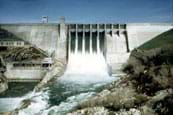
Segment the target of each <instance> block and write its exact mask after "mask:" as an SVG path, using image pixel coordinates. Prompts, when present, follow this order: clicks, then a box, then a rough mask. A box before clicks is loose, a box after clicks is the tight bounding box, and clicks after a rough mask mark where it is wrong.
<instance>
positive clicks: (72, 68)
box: [59, 53, 115, 84]
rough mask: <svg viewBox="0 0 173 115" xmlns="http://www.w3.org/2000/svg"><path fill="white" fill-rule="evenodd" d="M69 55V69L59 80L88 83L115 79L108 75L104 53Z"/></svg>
mask: <svg viewBox="0 0 173 115" xmlns="http://www.w3.org/2000/svg"><path fill="white" fill-rule="evenodd" d="M69 57H70V58H69V61H68V66H67V71H66V73H65V75H64V76H63V77H61V78H60V79H59V80H62V81H67V82H76V83H81V84H86V83H87V84H88V83H97V82H106V81H110V80H111V79H113V78H111V77H110V76H109V75H108V72H107V65H106V62H105V59H104V56H103V54H102V53H98V54H97V53H85V54H83V53H71V54H70V56H69ZM114 79H115V78H114Z"/></svg>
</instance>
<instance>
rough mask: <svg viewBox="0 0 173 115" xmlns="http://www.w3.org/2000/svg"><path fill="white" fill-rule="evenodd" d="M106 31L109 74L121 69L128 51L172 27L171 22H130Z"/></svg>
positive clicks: (128, 53) (126, 58)
mask: <svg viewBox="0 0 173 115" xmlns="http://www.w3.org/2000/svg"><path fill="white" fill-rule="evenodd" d="M118 26H119V27H118V29H117V28H113V27H114V25H111V27H112V28H111V30H109V31H108V32H106V60H107V64H108V69H109V73H110V74H116V73H117V72H118V71H121V70H120V69H121V67H122V65H123V64H124V63H125V62H126V61H127V60H128V57H129V55H130V51H132V50H133V49H134V48H137V47H139V46H140V45H142V44H144V43H146V42H147V41H149V40H151V39H153V38H154V37H156V36H158V35H159V34H162V33H163V32H166V31H168V30H170V29H172V28H173V24H168V23H161V24H154V23H153V24H151V23H131V24H125V25H118Z"/></svg>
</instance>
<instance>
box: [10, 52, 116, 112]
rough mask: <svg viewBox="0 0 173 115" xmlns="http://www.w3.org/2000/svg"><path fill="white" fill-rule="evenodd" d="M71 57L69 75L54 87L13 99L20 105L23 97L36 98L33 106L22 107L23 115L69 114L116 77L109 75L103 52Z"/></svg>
mask: <svg viewBox="0 0 173 115" xmlns="http://www.w3.org/2000/svg"><path fill="white" fill-rule="evenodd" d="M69 57H70V58H69V62H68V66H67V70H66V72H65V74H64V75H63V76H61V77H59V78H58V79H57V80H56V81H54V83H53V84H51V86H49V87H47V88H46V89H45V90H44V91H43V92H39V93H34V92H31V93H29V94H27V95H25V96H23V97H21V98H17V99H16V102H15V101H14V102H13V103H15V104H16V106H17V104H19V102H20V101H21V100H22V99H26V98H32V102H31V105H29V106H28V107H27V108H26V109H23V110H20V111H19V114H20V115H63V114H66V113H67V112H69V111H71V110H73V109H74V108H75V107H76V106H77V105H78V104H79V103H80V102H82V101H85V100H87V99H88V98H89V97H91V96H93V95H95V94H96V93H97V92H98V91H100V90H101V89H102V86H104V85H105V84H107V83H109V82H111V81H112V80H115V79H116V78H112V77H110V76H109V75H108V73H107V67H106V63H105V59H104V57H103V55H102V53H97V54H96V53H85V54H83V53H71V54H70V56H69ZM18 106H19V105H18ZM11 109H14V107H13V108H11ZM7 110H9V109H7Z"/></svg>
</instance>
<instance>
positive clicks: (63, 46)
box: [56, 17, 67, 63]
mask: <svg viewBox="0 0 173 115" xmlns="http://www.w3.org/2000/svg"><path fill="white" fill-rule="evenodd" d="M59 27H60V28H59V29H60V31H59V32H60V33H59V38H58V41H57V42H58V43H57V49H56V53H57V54H56V58H58V59H60V60H61V61H63V62H65V63H66V61H67V28H66V25H65V18H64V17H61V18H60V26H59Z"/></svg>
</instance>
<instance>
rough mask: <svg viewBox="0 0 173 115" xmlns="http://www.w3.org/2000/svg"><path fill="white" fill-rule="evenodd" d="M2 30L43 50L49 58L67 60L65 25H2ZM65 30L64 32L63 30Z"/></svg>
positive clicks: (0, 25)
mask: <svg viewBox="0 0 173 115" xmlns="http://www.w3.org/2000/svg"><path fill="white" fill-rule="evenodd" d="M0 28H1V29H4V30H6V31H8V32H9V33H11V34H13V35H15V36H17V37H18V38H19V39H21V40H24V41H25V43H28V44H30V45H32V46H34V47H37V48H39V49H42V50H43V51H45V52H46V53H47V54H48V55H49V56H51V55H54V56H56V58H59V59H61V60H65V58H66V45H65V44H66V35H65V30H66V29H65V24H64V23H62V24H0ZM62 29H63V30H62Z"/></svg>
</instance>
